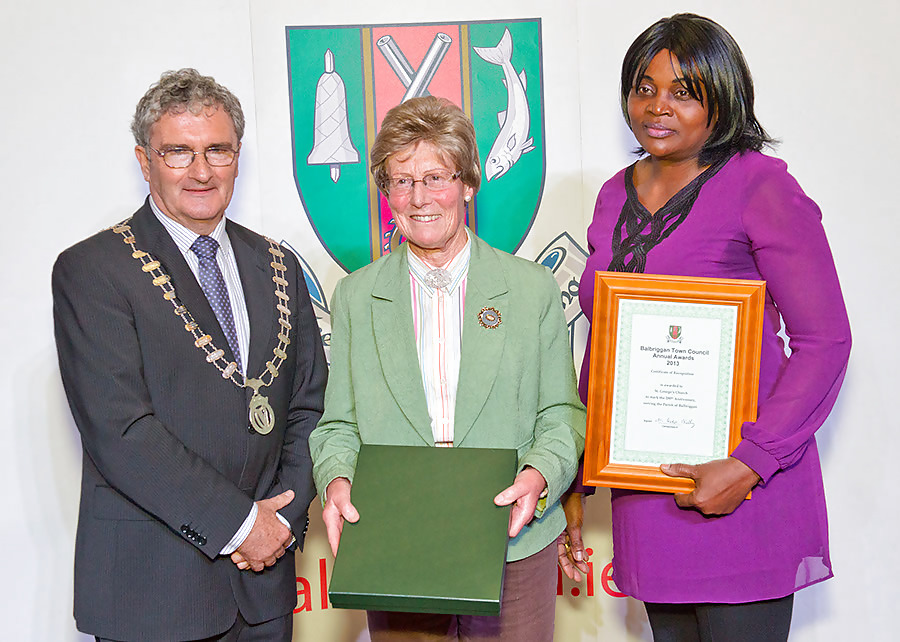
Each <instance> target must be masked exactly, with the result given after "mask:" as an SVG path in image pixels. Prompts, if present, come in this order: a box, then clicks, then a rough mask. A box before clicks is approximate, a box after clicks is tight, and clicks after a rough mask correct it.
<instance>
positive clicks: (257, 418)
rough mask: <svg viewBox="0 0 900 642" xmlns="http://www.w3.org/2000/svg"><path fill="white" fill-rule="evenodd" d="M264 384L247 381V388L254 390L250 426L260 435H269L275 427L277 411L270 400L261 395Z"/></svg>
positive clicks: (251, 380)
mask: <svg viewBox="0 0 900 642" xmlns="http://www.w3.org/2000/svg"><path fill="white" fill-rule="evenodd" d="M262 385H263V382H262V381H260V380H259V379H247V386H249V387H250V388H253V396H252V397H250V425H251V426H253V430H255V431H256V432H258V433H259V434H260V435H268V434H269V433H270V432H272V429H273V428H274V427H275V411H274V410H272V406H271V405H270V404H269V398H268V397H263V396H262V395H261V394H259V389H260V387H262Z"/></svg>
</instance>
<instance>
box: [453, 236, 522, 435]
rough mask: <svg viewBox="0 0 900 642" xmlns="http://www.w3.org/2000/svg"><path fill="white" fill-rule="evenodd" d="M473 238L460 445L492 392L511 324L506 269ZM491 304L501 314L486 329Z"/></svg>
mask: <svg viewBox="0 0 900 642" xmlns="http://www.w3.org/2000/svg"><path fill="white" fill-rule="evenodd" d="M471 237H472V258H471V259H470V261H469V275H468V277H467V278H466V301H465V313H464V317H463V335H462V352H461V355H460V364H459V383H458V386H457V390H456V415H455V419H454V423H453V441H454V443H455V444H457V445H458V444H460V443H461V442H462V440H463V439H465V436H466V435H467V434H468V432H469V431H470V430H471V429H472V426H473V425H474V423H475V419H476V418H477V417H478V415H479V414H480V413H481V409H482V408H483V407H484V404H485V402H486V401H487V398H488V395H489V394H490V392H491V388H492V387H493V385H494V381H495V379H496V378H497V375H498V372H499V368H500V361H501V358H502V356H503V345H504V343H505V342H506V333H507V328H508V327H509V326H508V325H507V324H506V323H504V322H503V321H504V319H503V314H504V313H505V310H506V307H507V306H506V303H507V301H508V295H509V286H508V284H507V282H506V278H505V277H504V275H503V269H502V267H501V265H500V262H499V261H498V260H497V256H496V255H495V254H494V250H493V249H492V248H491V247H490V246H489V245H487V244H486V243H485V242H484V241H482V240H481V239H479V238H478V237H476V236H475V235H474V234H472V235H471ZM488 307H489V308H494V309H495V310H497V311H498V312H499V313H500V315H501V322H500V324H499V325H498V326H497V327H494V328H486V327H484V326H482V325H481V323H479V320H478V319H479V314H480V312H481V309H482V308H488Z"/></svg>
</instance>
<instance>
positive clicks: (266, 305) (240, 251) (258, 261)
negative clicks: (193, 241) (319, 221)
mask: <svg viewBox="0 0 900 642" xmlns="http://www.w3.org/2000/svg"><path fill="white" fill-rule="evenodd" d="M225 230H226V232H228V238H229V239H230V240H231V249H232V250H234V257H235V260H236V261H237V266H238V272H239V273H240V275H241V285H242V287H243V288H244V300H245V301H246V303H247V315H248V316H249V318H250V354H249V356H248V357H247V376H248V377H250V378H253V377H255V376H257V375H258V374H259V373H261V372H262V371H263V369H264V368H265V361H266V358H267V356H268V355H269V354H271V353H270V352H269V348H270V340H271V338H272V335H273V334H274V331H275V330H274V327H273V326H274V324H275V321H276V318H277V316H276V314H275V312H274V310H275V284H274V283H273V282H272V274H273V273H272V270H271V269H268V268H269V265H268V263H267V261H266V259H267V258H268V257H269V256H270V255H269V254H268V252H260V251H259V250H258V249H257V248H254V247H253V245H252V242H251V240H250V239H248V238H246V234H245V233H244V230H243V229H242V228H240V227H238V226H237V225H235V224H233V223H231V221H227V222H226V223H225ZM295 278H298V279H299V278H302V275H300V274H297V275H296V277H295Z"/></svg>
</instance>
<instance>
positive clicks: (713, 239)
mask: <svg viewBox="0 0 900 642" xmlns="http://www.w3.org/2000/svg"><path fill="white" fill-rule="evenodd" d="M626 198H627V195H626V190H625V170H622V171H621V172H619V173H618V174H616V175H615V176H613V177H612V178H611V179H610V180H609V181H607V182H606V184H605V185H604V186H603V188H602V189H601V190H600V194H599V195H598V196H597V204H596V207H595V208H594V219H593V222H592V223H591V225H590V226H589V227H588V232H587V237H588V244H589V247H590V252H591V254H590V258H588V262H587V268H586V270H585V273H584V275H583V276H582V279H581V289H580V294H579V296H580V299H581V307H582V309H583V310H584V313H585V314H586V315H587V317H588V319H590V318H591V317H592V309H593V296H594V278H593V274H594V272H595V271H597V270H606V269H607V266H608V265H609V261H610V258H611V254H612V251H611V239H612V234H613V231H614V228H615V226H616V222H617V220H618V218H619V214H620V212H621V211H622V205H623V204H624V203H625V199H626ZM639 207H641V208H642V206H640V205H639ZM644 211H645V210H644ZM821 217H822V215H821V212H820V211H819V208H818V207H817V206H816V204H815V203H813V202H812V200H810V199H809V197H807V196H806V195H805V194H804V193H803V191H802V190H801V189H800V186H799V185H798V184H797V181H796V180H794V178H793V177H792V176H791V175H790V174H788V172H787V165H786V164H785V163H784V162H783V161H780V160H777V159H775V158H772V157H769V156H765V155H763V154H760V153H757V152H748V153H746V154H743V155H736V156H734V157H732V158H731V159H730V160H729V161H728V163H727V164H726V165H725V166H724V167H722V169H720V170H719V172H718V173H717V174H716V175H715V176H713V177H712V178H711V179H709V181H708V182H707V183H706V184H705V185H704V186H703V187H702V189H701V190H700V194H699V196H698V197H697V200H696V201H695V202H694V205H693V207H692V208H691V211H690V214H688V216H687V218H686V219H685V220H684V221H683V222H682V223H681V225H680V226H679V227H678V228H677V229H675V231H674V232H673V233H672V234H671V236H669V237H668V238H666V239H664V240H663V241H662V242H661V243H660V244H659V245H657V246H656V247H655V248H653V249H652V250H651V251H650V252H649V253H648V255H647V263H646V269H645V273H647V274H677V275H685V276H700V277H721V278H731V279H762V280H765V281H766V303H765V320H764V325H763V337H762V361H761V365H760V376H759V399H760V402H759V414H758V419H757V421H755V422H747V423H745V424H744V425H743V428H742V435H743V441H742V442H741V443H740V444H739V445H738V447H737V448H736V449H735V451H734V453H733V456H734V457H736V458H737V459H740V460H741V461H743V462H744V463H745V464H747V465H748V466H750V468H752V469H753V470H754V471H756V472H757V473H758V474H759V476H760V477H761V478H762V481H761V482H760V484H759V485H757V486H756V487H755V488H754V489H753V497H752V498H751V499H750V500H748V501H745V502H743V503H742V504H741V505H740V506H739V507H738V508H737V510H736V511H734V513H732V514H731V515H727V516H724V517H713V518H710V517H704V516H703V515H702V514H700V513H699V512H698V511H695V510H685V509H680V508H678V506H677V505H676V504H675V501H674V500H673V499H672V496H671V495H668V494H660V493H647V492H636V491H627V490H613V491H612V525H613V551H614V554H613V574H614V575H613V578H614V580H615V582H616V584H617V585H618V587H619V589H620V590H622V591H623V592H624V593H627V594H628V595H631V596H633V597H636V598H638V599H640V600H644V601H648V602H668V603H681V602H720V603H738V602H751V601H756V600H764V599H770V598H777V597H783V596H785V595H788V594H790V593H793V592H794V591H796V590H798V589H801V588H804V587H806V586H809V585H811V584H814V583H816V582H820V581H822V580H825V579H828V578H829V577H831V576H832V572H831V559H830V557H829V554H828V524H827V517H826V513H825V495H824V490H823V487H822V473H821V469H820V466H819V455H818V451H817V448H816V440H815V437H814V435H813V433H814V432H815V431H816V429H817V428H818V427H819V426H820V425H821V424H822V422H823V421H825V418H826V417H827V416H828V413H829V411H830V410H831V408H832V406H833V405H834V402H835V399H836V397H837V394H838V390H839V389H840V387H841V382H842V381H843V378H844V372H845V370H846V367H847V359H848V356H849V353H850V326H849V322H848V319H847V312H846V310H845V308H844V301H843V298H842V296H841V289H840V285H839V283H838V278H837V274H836V272H835V268H834V262H833V260H832V258H831V251H830V249H829V247H828V241H827V240H826V239H825V232H824V230H823V229H822V224H821ZM779 313H780V315H781V318H782V319H784V326H785V332H786V334H787V335H788V336H789V337H790V351H791V354H790V357H788V356H786V355H785V350H784V345H783V342H782V340H781V338H780V337H779V336H778V335H777V332H778V329H779V327H780V325H781V324H780V320H779ZM589 353H590V346H588V351H587V352H586V354H585V358H584V363H583V365H582V376H581V381H580V392H581V398H582V400H585V398H586V392H587V381H588V377H587V374H588V372H587V370H588V364H589V361H590V359H589V356H590V354H589Z"/></svg>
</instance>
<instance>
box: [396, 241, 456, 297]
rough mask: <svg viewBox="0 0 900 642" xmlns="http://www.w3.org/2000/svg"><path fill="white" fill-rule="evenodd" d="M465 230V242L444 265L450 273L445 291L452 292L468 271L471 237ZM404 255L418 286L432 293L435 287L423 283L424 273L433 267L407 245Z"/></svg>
mask: <svg viewBox="0 0 900 642" xmlns="http://www.w3.org/2000/svg"><path fill="white" fill-rule="evenodd" d="M463 229H465V230H466V244H465V246H464V247H463V249H462V250H460V251H459V254H457V255H456V256H454V257H453V258H452V259H451V260H450V262H449V263H448V264H447V265H445V266H444V269H445V270H447V272H449V273H450V285H448V286H447V292H453V291H454V290H456V288H458V287H459V285H460V284H461V283H462V281H463V279H465V278H466V275H467V274H468V273H469V259H470V258H471V257H472V237H471V235H470V234H469V229H468V228H463ZM406 256H407V258H408V259H409V273H410V274H411V275H412V277H413V278H414V279H415V280H416V283H418V284H419V286H420V287H422V288H424V289H425V291H426V292H428V294H433V293H434V291H435V289H434V288H432V287H429V286H428V285H426V284H425V281H424V279H425V275H426V274H427V273H428V272H430V271H431V270H432V269H433V268H432V267H431V266H430V265H428V264H427V263H425V262H424V261H423V260H422V259H420V258H419V257H418V256H416V255H415V254H413V251H412V249H411V248H410V247H409V246H408V245H407V248H406Z"/></svg>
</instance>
